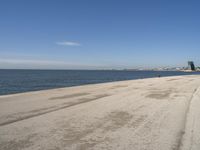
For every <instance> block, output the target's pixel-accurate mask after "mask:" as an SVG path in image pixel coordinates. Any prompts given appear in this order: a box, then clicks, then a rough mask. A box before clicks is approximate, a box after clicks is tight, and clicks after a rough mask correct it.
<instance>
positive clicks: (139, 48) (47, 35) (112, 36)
mask: <svg viewBox="0 0 200 150" xmlns="http://www.w3.org/2000/svg"><path fill="white" fill-rule="evenodd" d="M199 8H200V1H198V0H196V1H194V0H190V1H184V0H1V1H0V68H46V69H108V68H109V69H110V68H138V67H143V68H149V67H160V66H185V65H187V61H188V60H193V61H195V63H196V64H197V65H200V57H199V56H200V19H199V16H200V9H199Z"/></svg>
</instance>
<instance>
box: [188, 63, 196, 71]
mask: <svg viewBox="0 0 200 150" xmlns="http://www.w3.org/2000/svg"><path fill="white" fill-rule="evenodd" d="M188 66H189V68H190V69H191V70H192V71H195V65H194V62H193V61H188Z"/></svg>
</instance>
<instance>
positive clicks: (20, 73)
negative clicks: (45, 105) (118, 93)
mask: <svg viewBox="0 0 200 150" xmlns="http://www.w3.org/2000/svg"><path fill="white" fill-rule="evenodd" d="M189 74H199V73H186V72H177V71H102V70H101V71H100V70H92V71H91V70H90V71H89V70H0V95H5V94H13V93H21V92H27V91H36V90H43V89H52V88H59V87H70V86H77V85H85V84H92V83H103V82H112V81H121V80H130V79H141V78H151V77H157V76H158V75H161V76H177V75H189Z"/></svg>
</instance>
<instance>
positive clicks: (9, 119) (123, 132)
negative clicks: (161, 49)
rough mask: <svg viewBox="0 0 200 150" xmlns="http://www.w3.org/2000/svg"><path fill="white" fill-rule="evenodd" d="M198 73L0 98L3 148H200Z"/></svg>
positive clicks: (163, 149) (5, 149)
mask: <svg viewBox="0 0 200 150" xmlns="http://www.w3.org/2000/svg"><path fill="white" fill-rule="evenodd" d="M199 100H200V76H199V75H189V76H174V77H161V78H149V79H138V80H127V81H118V82H110V83H101V84H91V85H84V86H75V87H67V88H57V89H51V90H42V91H35V92H26V93H19V94H12V95H4V96H0V149H1V150H131V149H133V150H179V149H180V150H189V149H190V150H199V149H200V135H199V134H198V133H200V128H199V127H200V101H199Z"/></svg>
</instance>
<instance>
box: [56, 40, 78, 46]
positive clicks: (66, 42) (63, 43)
mask: <svg viewBox="0 0 200 150" xmlns="http://www.w3.org/2000/svg"><path fill="white" fill-rule="evenodd" d="M56 44H57V45H64V46H80V45H81V44H80V43H78V42H73V41H64V42H56Z"/></svg>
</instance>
